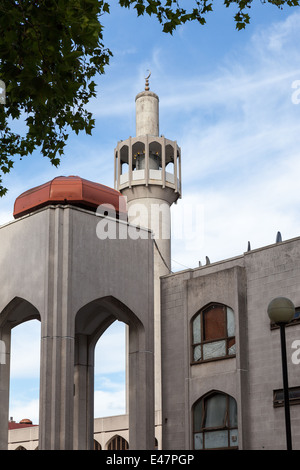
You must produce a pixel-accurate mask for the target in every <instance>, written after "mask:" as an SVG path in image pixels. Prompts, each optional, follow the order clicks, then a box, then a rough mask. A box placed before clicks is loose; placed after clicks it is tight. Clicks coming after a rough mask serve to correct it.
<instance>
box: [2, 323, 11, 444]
mask: <svg viewBox="0 0 300 470" xmlns="http://www.w3.org/2000/svg"><path fill="white" fill-rule="evenodd" d="M10 339H11V329H10V328H9V327H7V326H5V327H2V328H0V341H1V345H2V346H1V361H0V450H7V435H8V419H9V416H8V413H9V379H10Z"/></svg>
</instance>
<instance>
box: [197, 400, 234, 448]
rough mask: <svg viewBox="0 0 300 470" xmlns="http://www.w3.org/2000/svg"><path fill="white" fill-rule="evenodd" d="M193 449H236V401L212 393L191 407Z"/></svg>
mask: <svg viewBox="0 0 300 470" xmlns="http://www.w3.org/2000/svg"><path fill="white" fill-rule="evenodd" d="M193 438H194V449H195V450H204V449H237V448H238V425H237V406H236V401H235V399H234V398H233V397H231V396H230V395H226V394H225V393H220V392H212V393H210V394H208V395H206V396H205V397H203V398H201V399H200V400H198V401H197V402H196V404H195V405H194V407H193Z"/></svg>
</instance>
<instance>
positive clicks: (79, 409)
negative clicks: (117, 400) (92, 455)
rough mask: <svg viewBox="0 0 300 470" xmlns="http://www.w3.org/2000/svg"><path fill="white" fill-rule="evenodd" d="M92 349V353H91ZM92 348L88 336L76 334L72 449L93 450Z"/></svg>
mask: <svg viewBox="0 0 300 470" xmlns="http://www.w3.org/2000/svg"><path fill="white" fill-rule="evenodd" d="M91 349H93V351H91ZM93 422H94V347H93V348H91V347H90V345H89V337H88V335H83V334H77V335H76V341H75V366H74V449H75V450H93V443H94V438H93V436H94V426H93Z"/></svg>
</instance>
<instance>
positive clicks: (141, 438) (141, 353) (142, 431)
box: [129, 327, 154, 450]
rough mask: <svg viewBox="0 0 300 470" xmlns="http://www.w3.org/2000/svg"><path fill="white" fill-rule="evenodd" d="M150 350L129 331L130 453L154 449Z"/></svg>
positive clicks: (141, 337) (140, 334) (137, 334)
mask: <svg viewBox="0 0 300 470" xmlns="http://www.w3.org/2000/svg"><path fill="white" fill-rule="evenodd" d="M153 367H154V355H153V350H152V348H151V350H149V349H148V348H147V344H145V335H144V334H143V332H142V329H141V328H140V329H139V331H136V330H135V329H132V328H130V327H129V442H130V449H133V450H150V449H154V394H153Z"/></svg>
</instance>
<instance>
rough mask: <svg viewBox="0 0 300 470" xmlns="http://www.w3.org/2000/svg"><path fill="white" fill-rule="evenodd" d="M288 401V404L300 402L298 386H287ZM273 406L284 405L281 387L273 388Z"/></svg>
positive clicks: (299, 388)
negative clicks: (279, 388)
mask: <svg viewBox="0 0 300 470" xmlns="http://www.w3.org/2000/svg"><path fill="white" fill-rule="evenodd" d="M289 402H290V405H299V404H300V387H291V388H289ZM273 406H274V408H277V407H279V406H284V394H283V390H282V389H281V390H274V396H273Z"/></svg>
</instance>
